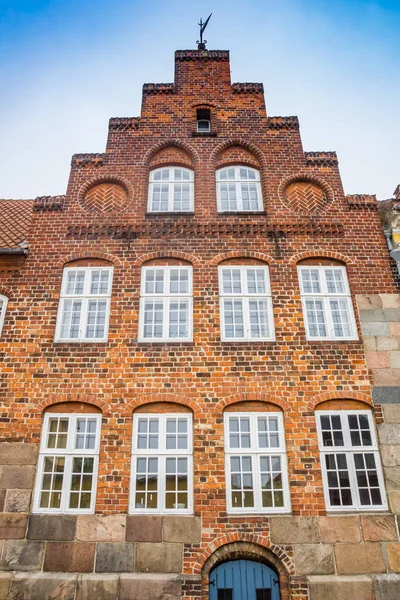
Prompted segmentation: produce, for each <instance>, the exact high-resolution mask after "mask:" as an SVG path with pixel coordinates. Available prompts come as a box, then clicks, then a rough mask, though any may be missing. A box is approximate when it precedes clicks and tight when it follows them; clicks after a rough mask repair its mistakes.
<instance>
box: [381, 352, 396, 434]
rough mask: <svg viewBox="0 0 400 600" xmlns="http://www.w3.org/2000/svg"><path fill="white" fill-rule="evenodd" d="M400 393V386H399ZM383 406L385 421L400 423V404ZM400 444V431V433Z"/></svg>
mask: <svg viewBox="0 0 400 600" xmlns="http://www.w3.org/2000/svg"><path fill="white" fill-rule="evenodd" d="M392 354H399V357H400V352H398V353H397V352H396V353H395V352H392ZM399 395H400V388H399ZM382 408H383V417H384V419H385V423H397V424H399V423H400V404H384V405H383V406H382ZM399 444H400V433H399Z"/></svg>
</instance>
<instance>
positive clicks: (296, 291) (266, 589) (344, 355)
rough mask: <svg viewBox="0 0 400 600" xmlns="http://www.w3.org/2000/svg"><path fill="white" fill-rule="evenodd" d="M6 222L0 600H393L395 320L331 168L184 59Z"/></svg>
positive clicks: (368, 209) (332, 163) (219, 70)
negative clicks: (43, 193)
mask: <svg viewBox="0 0 400 600" xmlns="http://www.w3.org/2000/svg"><path fill="white" fill-rule="evenodd" d="M0 211H1V213H2V225H1V232H2V233H1V235H2V237H1V245H2V248H1V249H0V255H1V256H0V259H1V269H2V270H1V274H0V275H1V281H0V293H1V295H2V298H1V319H2V325H3V326H2V334H1V340H0V341H1V355H2V378H1V388H0V389H1V398H2V400H1V402H2V409H1V416H0V428H1V440H2V445H1V447H0V464H1V465H2V467H0V468H1V471H0V473H1V475H0V508H2V510H3V512H2V513H0V536H1V538H0V539H2V540H3V541H2V542H0V550H1V554H0V556H1V561H0V571H1V574H0V597H3V598H13V599H14V598H27V599H28V598H29V599H31V598H34V599H35V598H40V599H44V598H53V599H54V598H77V599H83V598H92V597H95V596H96V597H98V598H107V599H112V598H119V599H120V600H125V599H128V598H129V599H132V600H136V599H139V598H140V599H141V600H144V599H147V598H148V599H152V600H153V599H154V600H156V599H158V598H160V599H161V598H163V599H167V598H168V599H169V600H172V599H175V598H181V597H182V598H190V599H192V600H200V599H201V598H202V599H205V598H208V597H210V598H211V600H217V599H218V600H220V599H221V598H233V600H242V598H248V599H249V600H260V599H264V598H270V599H272V600H278V598H281V599H282V600H289V599H291V600H305V599H306V598H311V600H315V599H321V600H322V599H324V600H328V599H336V598H339V597H340V598H342V597H343V596H344V595H348V596H349V597H351V598H354V599H355V600H357V599H360V600H361V599H362V600H364V599H365V600H366V599H368V600H370V599H371V598H376V599H377V600H383V599H385V600H387V599H391V598H397V597H398V595H397V596H396V594H399V592H398V590H399V586H400V577H399V576H398V575H396V573H398V572H399V571H400V542H399V537H398V525H397V516H396V515H397V514H398V513H399V512H400V473H399V470H400V469H399V465H400V459H399V456H400V451H399V450H400V449H399V444H400V441H399V440H400V437H399V433H398V427H399V425H398V424H397V423H399V422H400V405H399V404H398V398H399V393H398V391H399V387H398V383H397V376H398V372H397V370H396V361H397V360H398V354H400V346H399V345H398V341H399V336H400V327H399V321H400V318H399V314H400V297H399V295H398V289H397V286H396V281H395V278H394V275H393V272H392V269H391V265H390V259H389V256H388V252H387V247H386V243H385V238H384V235H383V232H382V227H381V222H380V218H379V215H378V211H377V202H376V199H375V197H373V196H365V195H359V196H345V195H344V192H343V188H342V183H341V179H340V174H339V170H338V162H337V157H336V154H335V153H334V152H304V151H303V147H302V143H301V138H300V133H299V123H298V120H297V118H296V117H269V116H267V113H266V108H265V102H264V94H263V87H262V85H261V84H258V83H256V84H255V83H233V84H232V83H231V79H230V63H229V53H228V52H226V51H207V50H196V51H192V50H187V51H186V50H185V51H178V52H176V54H175V79H174V83H167V84H145V85H144V87H143V102H142V110H141V116H140V117H137V118H113V119H111V120H110V123H109V135H108V141H107V148H106V152H105V153H104V154H76V155H74V156H73V158H72V165H71V175H70V179H69V183H68V188H67V192H66V195H65V196H57V197H39V198H37V199H36V200H34V201H14V200H8V201H4V202H2V203H1V206H0ZM382 371H385V373H383V372H382ZM388 378H389V379H388ZM388 382H389V383H388ZM377 428H380V431H379V442H380V444H378V436H377V433H376V431H377ZM241 586H242V587H241ZM243 586H248V587H247V588H246V589H247V592H243V589H244V588H243ZM74 594H76V595H74Z"/></svg>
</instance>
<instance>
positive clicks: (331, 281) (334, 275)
mask: <svg viewBox="0 0 400 600" xmlns="http://www.w3.org/2000/svg"><path fill="white" fill-rule="evenodd" d="M324 273H325V279H326V287H327V290H328V293H329V294H344V293H345V292H346V290H345V285H344V280H343V271H342V270H341V269H324Z"/></svg>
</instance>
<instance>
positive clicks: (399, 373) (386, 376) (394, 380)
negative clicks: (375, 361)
mask: <svg viewBox="0 0 400 600" xmlns="http://www.w3.org/2000/svg"><path fill="white" fill-rule="evenodd" d="M373 376H374V384H375V385H377V386H380V385H381V386H386V385H387V386H399V385H400V369H375V371H374V373H373Z"/></svg>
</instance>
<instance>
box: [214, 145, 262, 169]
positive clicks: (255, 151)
mask: <svg viewBox="0 0 400 600" xmlns="http://www.w3.org/2000/svg"><path fill="white" fill-rule="evenodd" d="M231 146H242V148H244V149H245V150H247V151H248V152H251V153H252V154H254V156H255V157H256V158H257V160H258V162H259V163H260V167H261V168H263V167H265V164H266V161H265V156H264V153H263V152H262V151H261V150H260V149H259V148H258V147H257V146H255V145H254V144H251V143H250V142H248V141H247V140H244V139H242V138H234V139H230V140H226V141H225V142H222V144H219V145H218V146H217V147H216V148H214V150H213V151H212V152H211V155H210V163H211V164H212V165H213V167H214V169H215V166H216V164H217V160H218V156H219V155H220V154H221V152H223V151H224V150H226V149H227V148H230V147H231Z"/></svg>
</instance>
